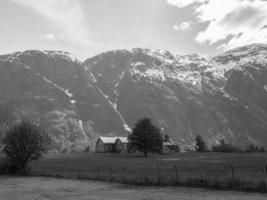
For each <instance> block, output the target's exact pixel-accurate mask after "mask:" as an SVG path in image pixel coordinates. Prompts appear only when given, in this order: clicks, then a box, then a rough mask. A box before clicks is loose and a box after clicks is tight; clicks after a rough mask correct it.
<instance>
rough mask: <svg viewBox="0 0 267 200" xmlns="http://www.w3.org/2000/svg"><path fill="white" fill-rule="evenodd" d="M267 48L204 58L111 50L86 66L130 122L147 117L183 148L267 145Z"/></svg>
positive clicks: (115, 107) (136, 50) (109, 99)
mask: <svg viewBox="0 0 267 200" xmlns="http://www.w3.org/2000/svg"><path fill="white" fill-rule="evenodd" d="M266 63H267V47H266V46H265V45H251V46H246V47H242V48H238V49H235V50H232V51H228V52H226V53H225V54H223V55H220V56H216V57H213V58H205V57H201V56H198V55H195V54H193V55H186V56H175V55H172V54H171V53H169V52H167V51H151V50H148V49H133V50H131V51H126V50H121V51H112V52H106V53H104V54H101V55H98V56H95V57H93V58H90V59H88V60H87V61H86V62H85V66H86V67H87V69H88V71H91V72H92V73H93V75H94V77H95V78H94V79H95V85H96V86H97V87H99V88H100V89H101V90H102V92H103V93H104V94H105V97H106V99H107V100H108V101H109V102H110V104H112V105H113V107H114V109H116V110H117V111H118V112H119V113H120V115H121V116H122V117H123V119H124V121H125V122H126V124H127V125H128V126H130V127H133V126H134V123H135V122H136V120H138V119H140V118H142V117H144V116H148V117H151V118H152V119H153V121H154V122H155V123H156V124H157V125H158V126H159V127H161V128H162V129H163V131H164V132H165V133H168V134H169V135H170V136H171V137H173V138H175V139H176V141H178V142H179V143H180V144H182V145H184V146H186V145H191V144H192V143H193V142H194V141H193V139H194V136H195V135H196V134H200V135H202V136H203V137H204V138H205V140H206V141H208V143H209V144H214V143H215V142H218V140H219V139H221V138H225V139H226V140H228V141H229V142H233V143H236V144H238V145H242V146H244V145H246V144H248V143H257V144H267V134H266V130H267V121H266V119H267V118H266V117H267V113H266V106H267V99H266V98H267V85H266V77H267V74H266V70H267V65H266Z"/></svg>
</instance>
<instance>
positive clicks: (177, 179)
mask: <svg viewBox="0 0 267 200" xmlns="http://www.w3.org/2000/svg"><path fill="white" fill-rule="evenodd" d="M174 170H175V178H176V182H177V184H178V185H179V176H178V169H177V166H176V165H174Z"/></svg>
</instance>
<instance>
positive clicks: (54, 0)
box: [12, 0, 91, 47]
mask: <svg viewBox="0 0 267 200" xmlns="http://www.w3.org/2000/svg"><path fill="white" fill-rule="evenodd" d="M12 1H14V2H16V3H18V4H21V5H23V6H26V7H29V8H30V9H32V10H33V11H35V12H36V13H38V14H39V15H42V16H43V17H45V18H46V19H48V20H50V21H51V22H53V23H54V24H55V25H56V26H57V28H58V29H59V30H58V31H59V32H60V34H62V35H64V38H65V39H66V40H67V41H69V42H71V43H73V44H76V45H78V46H81V47H88V46H90V44H91V39H90V30H89V28H88V26H87V24H86V21H85V19H84V16H83V12H82V9H81V5H80V3H79V1H78V0H42V1H36V0H12ZM46 38H47V39H50V40H54V39H56V37H55V35H51V34H49V35H47V37H46Z"/></svg>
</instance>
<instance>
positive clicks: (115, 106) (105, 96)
mask: <svg viewBox="0 0 267 200" xmlns="http://www.w3.org/2000/svg"><path fill="white" fill-rule="evenodd" d="M95 87H96V89H97V90H98V92H99V93H100V94H101V95H102V96H103V97H104V98H105V99H106V100H107V102H108V103H109V105H111V107H112V108H113V110H114V111H115V112H116V113H117V115H118V116H119V118H120V119H121V122H122V125H123V128H124V129H125V130H126V131H127V132H131V131H132V129H131V128H130V127H129V125H128V124H127V123H126V120H125V119H124V117H123V115H122V114H121V113H120V112H119V111H118V109H117V107H118V106H117V103H113V102H112V101H111V100H110V99H109V97H108V95H106V94H104V92H103V91H102V90H101V89H100V88H99V87H98V86H97V85H96V86H95Z"/></svg>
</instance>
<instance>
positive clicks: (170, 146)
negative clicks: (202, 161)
mask: <svg viewBox="0 0 267 200" xmlns="http://www.w3.org/2000/svg"><path fill="white" fill-rule="evenodd" d="M179 150H180V148H179V146H178V144H176V143H175V142H174V141H173V140H172V139H170V138H169V137H168V138H166V137H165V138H164V141H163V144H162V149H161V153H163V154H169V153H174V152H178V151H179Z"/></svg>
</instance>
